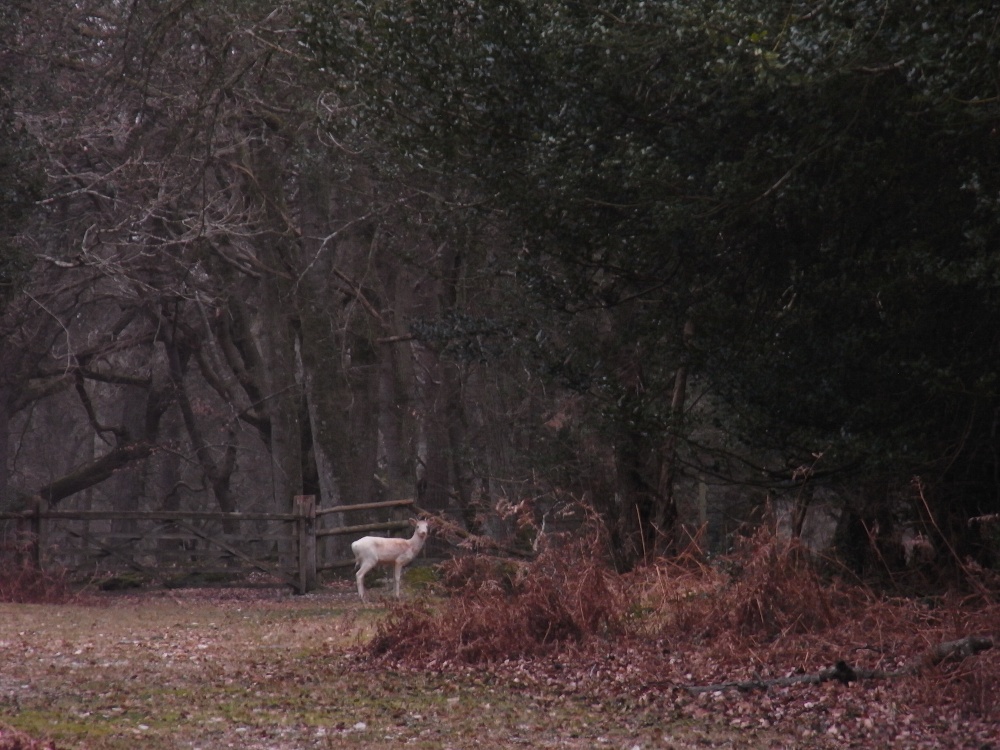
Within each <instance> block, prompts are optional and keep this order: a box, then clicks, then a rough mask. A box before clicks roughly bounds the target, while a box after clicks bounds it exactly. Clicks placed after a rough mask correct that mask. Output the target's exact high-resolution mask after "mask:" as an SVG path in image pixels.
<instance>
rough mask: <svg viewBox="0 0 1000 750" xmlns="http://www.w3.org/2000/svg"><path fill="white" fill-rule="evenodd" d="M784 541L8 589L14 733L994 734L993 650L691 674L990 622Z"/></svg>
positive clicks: (765, 739)
mask: <svg viewBox="0 0 1000 750" xmlns="http://www.w3.org/2000/svg"><path fill="white" fill-rule="evenodd" d="M771 544H772V542H767V541H765V542H761V540H758V541H757V542H756V546H755V548H754V550H753V552H752V553H748V554H749V556H748V557H747V558H746V559H744V560H743V561H742V563H741V564H740V565H739V566H738V568H737V569H736V571H735V572H733V571H731V570H730V571H727V572H722V571H721V570H720V569H719V568H718V567H713V566H708V565H706V564H705V563H703V562H701V561H696V560H685V559H680V560H673V561H658V562H657V563H656V564H651V565H649V566H646V567H645V568H643V569H641V570H638V571H635V572H633V573H631V574H629V575H625V576H619V575H617V574H613V573H611V572H609V571H608V570H606V569H604V568H603V567H602V564H601V563H600V562H599V561H598V558H597V557H595V556H594V555H592V554H591V553H590V552H588V551H587V549H586V548H585V546H580V547H577V548H576V549H575V550H573V549H568V548H562V549H561V551H560V553H559V554H557V555H553V556H546V554H545V552H543V553H542V555H540V556H539V558H538V560H536V561H534V562H532V563H528V564H525V565H524V566H513V567H512V566H511V565H510V564H508V563H504V564H503V565H493V566H490V565H484V564H483V563H482V560H479V561H477V562H475V563H469V562H468V561H463V560H462V558H457V559H456V560H455V561H454V563H452V565H454V566H465V567H466V568H469V566H473V567H475V568H476V571H475V572H474V574H469V570H468V569H467V570H465V571H464V576H463V575H458V574H455V573H456V571H455V570H449V569H448V567H447V566H445V567H444V569H443V570H442V580H443V581H445V583H446V584H447V582H448V581H449V580H450V581H452V584H451V586H450V587H447V586H446V588H445V590H444V591H443V592H441V593H443V594H444V595H443V596H442V595H437V594H435V595H428V596H421V597H417V598H416V599H415V600H412V599H411V600H410V601H409V602H406V603H403V604H396V603H395V602H394V601H388V602H386V603H385V605H382V606H364V605H362V604H361V603H360V602H358V601H357V600H356V596H355V595H354V594H353V592H352V586H351V585H350V583H348V582H337V583H332V584H330V585H328V586H327V587H326V588H324V589H323V590H322V591H320V592H318V593H316V594H310V595H307V596H304V597H295V596H291V595H289V594H286V593H284V592H281V591H279V590H275V589H259V588H258V589H249V588H248V589H217V590H198V589H191V590H174V591H169V592H144V593H139V594H133V593H129V594H108V595H93V596H89V597H86V598H80V599H79V600H78V601H76V602H74V603H71V604H68V605H55V604H44V605H31V604H4V605H0V750H22V749H26V750H36V748H43V747H50V746H51V747H54V748H77V747H79V748H90V749H92V750H102V749H111V748H116V749H117V748H129V749H130V750H133V749H134V748H136V747H141V748H143V749H144V750H145V749H146V748H150V749H153V750H155V749H156V748H206V749H208V748H212V749H214V748H226V747H239V748H249V749H250V750H256V749H261V750H263V749H264V748H269V749H274V750H286V749H288V750H290V749H291V748H340V747H362V746H363V747H371V748H382V747H385V748H388V747H393V748H397V747H399V746H401V745H405V746H412V747H421V748H466V747H470V748H471V747H550V748H584V747H587V748H591V747H608V748H626V749H627V750H633V749H634V748H660V747H662V748H668V747H669V748H688V747H718V748H725V747H741V748H744V747H749V748H754V747H758V748H785V747H788V748H792V747H796V748H798V747H806V748H833V747H837V748H840V747H844V746H847V747H871V746H882V747H898V748H920V747H928V748H930V747H935V748H976V749H978V750H985V749H986V748H996V747H998V739H997V738H998V735H1000V733H998V731H997V726H998V722H1000V713H998V711H1000V706H998V701H997V698H996V696H997V694H998V692H1000V690H998V688H1000V660H998V651H1000V649H991V650H988V651H985V652H983V653H981V654H979V655H977V656H975V657H971V658H966V659H963V660H951V661H946V662H942V663H940V664H934V665H932V666H930V667H928V668H926V669H923V670H921V671H920V672H919V673H917V674H913V675H911V676H907V677H905V678H902V679H894V680H860V681H851V682H848V683H847V684H842V683H840V682H837V681H829V682H824V683H821V684H796V685H785V686H775V687H770V688H768V689H766V690H735V689H726V690H715V691H710V692H703V693H698V694H695V693H692V692H691V691H690V690H689V688H691V687H693V686H699V685H713V684H721V683H727V682H732V681H740V680H749V681H752V680H760V681H765V680H768V679H772V678H780V677H789V676H794V675H801V674H808V673H813V672H816V671H818V670H821V669H824V668H827V667H829V666H831V665H832V664H834V663H836V662H837V661H838V660H844V661H846V662H849V663H850V665H852V666H853V667H856V668H858V669H883V670H889V669H893V668H898V667H901V666H902V665H905V664H908V663H911V662H912V661H913V660H914V659H916V658H918V657H919V656H920V655H921V654H923V653H925V652H926V651H927V649H928V648H931V647H933V646H935V645H936V644H938V643H941V642H943V641H947V640H950V639H955V638H960V637H963V636H966V635H970V634H980V635H985V636H989V637H993V638H995V637H996V635H997V633H996V630H997V628H998V623H1000V607H998V605H997V597H996V594H995V593H992V594H990V593H989V592H987V593H984V592H982V591H979V592H978V593H976V594H975V595H971V596H966V597H961V596H959V595H957V594H950V595H943V596H940V597H934V598H924V599H916V598H902V597H900V598H891V597H885V596H876V595H874V594H873V593H871V592H870V591H868V590H866V589H864V588H862V587H859V586H847V585H844V584H843V583H841V582H838V581H835V580H832V581H831V580H822V579H820V577H819V576H818V575H817V574H816V573H815V572H814V571H813V570H812V569H811V568H810V567H809V566H808V565H805V564H804V563H803V562H802V561H801V560H800V559H798V558H797V557H796V555H795V554H794V553H792V552H790V550H787V549H779V548H777V547H775V546H771V547H769V546H768V545H771ZM459 573H461V571H459ZM455 581H458V583H455ZM581 582H582V583H581ZM31 743H35V744H31ZM42 743H45V744H42Z"/></svg>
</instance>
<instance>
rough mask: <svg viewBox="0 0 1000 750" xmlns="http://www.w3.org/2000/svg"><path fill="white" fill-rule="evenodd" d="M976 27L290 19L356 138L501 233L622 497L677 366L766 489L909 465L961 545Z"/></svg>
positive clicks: (991, 256) (399, 8) (982, 156)
mask: <svg viewBox="0 0 1000 750" xmlns="http://www.w3.org/2000/svg"><path fill="white" fill-rule="evenodd" d="M998 17H1000V4H998V3H996V2H988V3H986V4H985V5H984V4H983V3H976V2H958V3H948V4H945V5H941V4H933V3H915V4H895V5H888V6H887V5H886V4H884V3H868V2H860V3H858V2H846V1H842V0H835V1H834V2H830V3H825V4H822V5H815V4H805V3H792V4H790V5H789V4H774V3H769V2H763V1H756V0H733V1H731V2H701V3H695V4H691V3H680V2H645V3H634V2H614V1H613V0H601V1H599V2H595V3H590V4H580V3H574V2H562V1H560V0H549V1H546V0H533V1H526V2H518V3H500V2H494V1H493V0H474V1H470V2H430V0H424V1H421V0H417V1H416V2H411V3H406V4H381V3H376V4H371V5H367V6H360V5H355V4H350V5H348V4H334V5H333V6H330V5H329V4H327V3H323V4H320V3H316V4H314V6H313V8H312V12H311V14H310V15H309V24H308V28H309V39H310V43H311V44H312V46H313V47H314V49H315V50H316V51H317V53H318V56H319V57H320V59H321V60H322V61H323V64H324V65H326V66H327V68H328V70H330V71H331V72H333V73H334V74H336V75H337V76H339V80H340V81H342V82H343V93H344V96H345V97H346V98H348V99H349V100H350V101H351V102H352V104H354V105H355V107H356V109H355V110H354V111H355V112H357V113H358V117H359V120H358V121H359V122H361V121H363V122H364V124H365V125H364V126H365V127H366V128H371V129H372V131H373V132H376V133H378V134H379V135H380V137H382V138H383V139H385V140H386V141H387V142H391V143H392V144H394V145H395V146H396V147H397V151H398V152H399V153H400V154H401V155H402V156H403V158H404V159H405V160H406V161H407V163H408V164H410V165H411V166H413V165H421V166H424V167H427V168H432V169H433V171H435V172H437V173H444V174H447V175H451V176H452V177H454V178H456V179H457V178H461V179H464V180H468V181H469V182H470V183H471V184H474V185H477V186H479V187H480V188H481V189H482V190H483V191H486V192H487V193H488V194H490V195H493V196H496V197H497V198H498V201H499V203H498V204H499V205H500V206H502V207H503V208H505V209H506V210H507V211H508V212H509V214H510V216H511V217H513V218H514V219H515V220H516V222H517V226H518V227H519V228H520V230H521V231H522V246H523V250H522V252H520V253H518V254H517V255H516V257H514V258H511V259H510V260H511V267H512V268H514V269H515V270H516V273H517V275H518V278H519V279H520V280H522V281H523V282H524V285H525V288H526V289H527V290H528V291H529V292H530V293H532V294H534V295H536V297H537V298H538V299H540V300H543V301H544V302H545V304H546V305H547V306H548V309H549V310H550V311H551V317H550V319H549V320H548V321H546V322H545V323H544V324H543V327H545V328H547V329H548V330H549V331H550V332H551V334H552V335H551V336H550V337H549V338H547V339H545V342H546V347H548V350H547V351H546V352H545V353H546V354H547V355H548V357H549V360H550V361H551V362H552V363H556V366H555V367H554V368H553V369H552V370H551V372H552V373H553V374H555V375H557V376H559V377H560V378H561V379H562V381H563V382H564V383H565V384H571V385H574V386H575V387H576V388H578V389H579V390H581V391H585V392H587V393H589V394H590V395H592V396H593V397H594V398H595V400H594V404H595V405H597V406H599V408H598V409H591V411H590V413H591V414H600V416H601V418H602V421H603V424H604V426H605V434H606V436H607V437H608V438H609V439H610V440H611V441H612V443H613V444H614V445H616V446H618V447H619V448H622V447H624V449H625V450H624V453H623V452H622V451H621V450H619V453H618V455H619V456H622V455H626V454H631V453H635V454H636V455H635V456H634V457H633V458H634V460H633V461H631V463H630V467H631V468H630V469H629V471H632V473H633V474H635V475H637V477H638V479H637V481H636V482H635V484H636V485H637V486H641V485H643V484H645V485H649V486H650V488H651V490H650V491H656V490H657V488H656V487H655V485H656V481H655V474H656V472H655V471H652V472H651V471H650V470H649V468H648V467H652V466H656V465H657V464H658V461H657V456H658V454H659V452H660V451H661V450H662V445H663V442H664V440H666V439H667V438H668V437H669V436H670V435H680V436H681V437H684V436H686V435H687V434H688V433H687V429H688V428H689V427H690V425H689V424H684V423H683V422H682V421H680V420H678V419H677V418H676V415H674V414H672V412H671V408H670V401H671V397H672V383H673V378H674V375H675V373H676V371H677V368H678V367H679V366H681V365H688V366H690V367H691V368H692V375H693V376H694V377H697V378H698V382H699V383H701V384H702V385H703V386H704V387H705V388H707V389H709V391H710V392H711V393H713V394H714V395H715V397H716V398H717V399H719V402H720V403H724V404H727V405H728V406H729V409H728V410H727V411H726V419H725V420H724V422H722V424H723V426H724V427H725V428H726V430H728V431H730V432H731V433H733V434H736V435H739V436H740V437H741V438H742V441H743V444H745V445H748V446H750V447H751V448H752V449H754V450H756V451H758V452H760V451H769V452H770V453H768V454H766V455H771V456H777V457H778V459H779V460H777V461H775V462H773V464H772V467H771V469H770V470H769V474H767V475H765V476H769V477H770V479H771V480H773V481H782V480H788V479H790V478H791V472H790V471H789V470H788V469H787V468H786V467H789V466H792V467H794V466H799V465H802V464H803V463H811V462H812V460H813V459H812V458H811V456H813V455H814V454H816V453H817V452H825V453H824V456H825V458H824V463H825V469H826V471H827V472H829V473H830V474H831V475H836V474H837V473H838V472H839V473H840V474H842V475H844V477H845V480H849V481H851V482H860V481H861V480H862V479H864V480H865V481H867V482H868V483H869V484H868V485H867V486H884V485H885V484H896V485H901V486H904V487H905V486H906V483H907V482H908V481H909V479H910V477H911V476H912V475H914V474H921V475H922V476H924V477H926V478H927V479H928V481H929V482H930V483H931V486H932V487H933V490H934V491H933V492H932V493H931V494H930V499H931V502H930V510H931V512H932V513H933V514H934V515H935V516H941V517H942V518H943V517H945V516H948V515H949V514H954V521H953V522H952V521H949V522H947V523H943V524H942V526H941V528H942V529H946V530H945V531H944V532H943V533H945V534H947V535H951V536H953V537H954V538H955V539H957V540H959V542H960V544H959V545H958V546H959V547H961V554H965V553H967V552H979V553H983V552H984V550H983V549H982V548H981V547H979V548H977V540H976V539H975V538H974V536H972V535H970V532H969V531H968V528H969V527H968V526H967V525H964V519H967V518H968V517H969V516H973V515H977V514H983V513H987V512H996V511H997V510H998V500H997V497H998V496H1000V483H998V482H997V479H996V476H997V474H998V472H1000V465H998V455H1000V442H998V437H997V431H996V429H995V423H996V415H997V413H998V410H1000V391H998V385H1000V381H998V376H1000V372H998V368H1000V333H998V331H1000V328H998V327H997V325H996V321H997V320H1000V291H998V290H1000V253H997V248H998V243H1000V168H998V167H1000V137H998V135H997V129H998V127H1000V89H998V84H997V81H998V80H1000V77H998V68H997V60H998V59H1000V49H998V46H1000V45H998V38H997V28H996V19H997V18H998ZM689 321H690V322H692V323H693V324H694V330H695V335H694V338H693V340H692V341H691V342H690V346H689V345H687V342H686V341H685V339H684V337H683V335H682V333H681V332H682V330H683V328H684V325H685V323H687V322H689ZM644 473H645V476H639V475H642V474H644ZM660 489H662V488H660ZM877 495H878V496H880V497H881V496H884V495H883V493H881V492H879V493H877ZM862 515H864V513H862ZM925 520H926V519H925Z"/></svg>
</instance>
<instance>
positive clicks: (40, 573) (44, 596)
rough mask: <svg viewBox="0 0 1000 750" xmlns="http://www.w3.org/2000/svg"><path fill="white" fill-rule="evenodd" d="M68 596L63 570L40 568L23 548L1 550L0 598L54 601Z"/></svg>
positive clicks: (10, 600)
mask: <svg viewBox="0 0 1000 750" xmlns="http://www.w3.org/2000/svg"><path fill="white" fill-rule="evenodd" d="M70 598H72V594H71V590H70V586H69V584H68V582H67V580H66V575H65V573H64V572H62V571H56V570H41V569H39V568H38V566H37V565H36V564H35V561H34V559H33V557H32V555H31V554H30V550H28V549H27V548H26V547H23V546H8V547H6V548H3V549H0V601H3V602H14V603H24V604H28V603H34V604H43V603H44V604H50V603H51V604H54V603H60V602H65V601H67V600H69V599H70Z"/></svg>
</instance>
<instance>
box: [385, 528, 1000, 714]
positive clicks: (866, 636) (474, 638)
mask: <svg viewBox="0 0 1000 750" xmlns="http://www.w3.org/2000/svg"><path fill="white" fill-rule="evenodd" d="M602 549H603V547H602V546H601V544H599V543H598V537H597V536H595V535H590V536H586V537H581V538H577V539H576V540H574V541H567V542H565V543H563V544H562V545H559V544H550V545H549V546H548V547H546V549H545V551H544V552H542V554H540V555H539V556H538V557H537V558H536V559H535V560H532V561H530V562H520V561H519V562H510V561H502V562H498V561H497V560H495V559H492V558H487V557H484V556H469V557H465V558H459V559H457V560H455V561H452V562H450V563H447V564H446V565H444V566H443V580H444V582H445V584H446V586H448V587H449V589H450V593H451V595H450V596H449V597H447V598H445V599H444V600H442V601H440V602H438V603H435V604H434V605H431V606H428V605H410V606H403V607H399V608H397V609H396V610H395V611H394V612H393V613H392V614H391V615H390V617H389V618H388V619H387V620H386V621H385V622H384V623H383V624H382V626H381V627H380V628H379V630H378V632H377V634H376V637H375V638H374V639H373V640H372V641H371V643H370V644H369V646H368V652H367V653H368V654H369V656H371V657H374V658H376V659H388V660H390V661H394V662H401V663H409V664H411V665H413V666H420V665H425V666H427V665H434V666H436V667H444V666H447V665H448V664H455V665H462V664H466V665H468V664H500V663H503V662H511V663H513V662H519V661H521V662H523V660H525V659H538V658H545V659H555V660H557V661H558V660H563V661H565V660H566V657H569V658H570V661H573V662H576V663H580V664H586V663H589V664H591V669H592V670H593V669H598V671H599V670H600V669H604V668H606V664H607V661H606V660H607V659H608V658H613V659H616V662H617V663H619V664H621V665H625V664H628V666H627V672H628V674H629V678H628V679H627V680H626V679H622V680H621V681H620V684H621V685H623V686H624V685H627V684H632V685H633V686H638V687H636V688H635V689H639V690H643V689H646V688H644V687H642V686H649V685H654V684H655V685H663V684H667V683H671V682H673V681H674V680H676V679H678V678H679V677H680V676H682V677H680V678H681V679H683V680H684V681H685V682H687V683H689V684H691V683H693V684H698V683H702V684H714V683H716V682H720V681H721V682H725V681H728V680H741V679H747V678H748V677H752V676H757V677H761V678H767V677H775V676H786V675H788V674H790V673H803V672H815V671H818V670H820V669H822V668H824V667H829V666H831V665H833V664H834V663H836V662H838V661H844V662H846V663H848V664H850V665H852V666H854V667H858V668H862V669H867V670H876V671H882V672H886V673H888V672H893V671H898V670H900V669H901V668H903V667H907V666H909V665H912V664H914V663H915V660H920V659H921V656H922V655H923V654H926V653H927V652H928V649H931V648H933V647H934V646H935V645H937V644H940V643H943V642H946V641H951V640H956V639H960V638H964V637H966V636H970V635H976V636H981V637H987V638H993V639H996V638H997V635H998V628H1000V625H998V623H1000V597H998V596H997V595H996V594H995V593H993V594H990V593H988V592H987V593H985V594H984V593H983V592H982V591H979V592H978V593H976V594H975V595H974V596H970V597H965V598H962V597H960V596H958V595H952V596H945V597H936V598H924V599H915V598H891V597H887V596H884V595H880V594H879V593H877V592H875V591H873V590H870V589H868V588H866V587H864V586H861V585H858V584H856V583H844V582H841V581H837V580H828V579H826V578H824V576H823V575H821V574H820V573H819V572H818V569H817V567H816V564H815V561H814V560H813V559H812V558H811V556H810V555H809V554H808V552H807V551H806V550H804V549H803V548H802V547H801V546H799V545H798V544H797V543H795V542H792V541H789V540H787V539H783V538H780V537H777V536H775V535H773V534H771V533H768V532H766V531H762V532H759V533H757V534H756V535H754V536H752V537H750V538H748V539H747V540H745V542H744V543H743V544H741V545H740V547H739V548H738V549H737V550H736V551H735V552H734V554H732V555H731V556H728V557H727V558H726V559H725V560H722V561H719V562H716V563H714V564H709V563H707V562H706V561H705V560H704V559H703V558H702V557H700V556H699V555H697V554H689V555H685V556H681V557H680V558H677V559H672V560H661V561H657V562H656V563H655V564H652V563H651V564H648V565H646V566H643V567H641V568H639V569H637V570H635V571H633V572H631V573H629V574H627V575H619V574H617V573H615V572H613V571H612V570H610V569H609V567H608V566H607V565H606V564H605V562H604V560H605V556H604V555H603V554H601V550H602ZM596 665H600V666H596ZM901 682H905V687H904V686H902V685H899V686H896V688H895V689H897V690H898V691H900V692H899V694H900V695H902V696H906V699H907V700H908V701H912V703H913V705H915V706H916V705H921V704H925V703H926V704H934V702H935V701H937V702H940V701H942V700H945V701H947V702H949V703H950V704H951V705H956V706H961V707H963V709H962V710H964V711H967V712H969V713H970V714H974V715H976V716H979V717H987V718H988V717H996V716H997V715H998V714H1000V704H998V701H997V699H996V698H995V696H996V695H998V693H1000V649H997V648H994V649H992V650H990V651H987V652H985V653H983V654H980V655H978V656H976V657H974V658H969V659H965V660H961V661H952V662H947V663H941V664H934V665H931V666H929V667H928V668H926V669H923V668H922V669H920V670H915V671H914V672H913V674H912V676H910V677H907V678H906V680H905V681H901Z"/></svg>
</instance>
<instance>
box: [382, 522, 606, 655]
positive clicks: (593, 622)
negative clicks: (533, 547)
mask: <svg viewBox="0 0 1000 750" xmlns="http://www.w3.org/2000/svg"><path fill="white" fill-rule="evenodd" d="M554 541H555V540H554ZM598 546H599V545H598V539H596V538H595V534H594V533H588V534H586V535H584V536H582V537H578V538H576V539H574V540H563V543H561V544H559V543H553V544H550V545H548V546H547V547H546V549H545V550H544V551H543V552H542V553H541V554H539V555H538V557H537V558H535V559H534V560H532V561H530V562H525V563H512V562H509V561H504V562H502V563H497V562H496V561H494V560H491V559H490V558H486V557H483V556H467V557H460V558H457V559H456V560H453V561H450V562H446V563H443V564H442V565H441V568H442V581H443V583H444V585H445V586H447V587H451V588H453V589H454V594H453V596H452V597H451V599H450V600H449V601H447V602H446V603H445V605H444V606H443V607H442V608H441V609H440V611H438V612H433V611H431V610H430V609H428V608H427V607H422V606H404V607H401V608H398V609H396V610H395V611H394V612H393V614H392V615H391V616H390V617H389V618H388V619H387V620H386V621H385V622H384V623H383V624H382V625H381V626H380V627H379V629H378V631H377V632H376V635H375V638H374V639H373V640H372V641H371V643H370V644H369V646H368V651H369V653H370V654H371V655H373V656H379V657H389V658H394V659H400V660H406V659H415V660H420V661H433V660H439V661H455V662H462V663H479V662H497V661H502V660H504V659H510V658H519V657H525V656H537V655H541V654H544V653H551V652H553V651H557V650H559V649H560V648H563V647H564V646H566V645H569V644H577V643H581V642H583V641H586V640H588V639H590V638H592V637H595V636H601V635H605V634H611V633H615V632H618V631H619V629H620V626H621V622H622V620H621V613H622V612H623V611H624V610H625V607H624V600H623V597H622V592H621V589H620V588H619V585H618V579H617V577H616V576H615V575H614V573H613V572H612V571H610V570H609V569H608V567H607V565H606V564H605V562H604V560H603V559H602V557H601V556H600V555H599V554H598V553H597V549H598Z"/></svg>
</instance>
